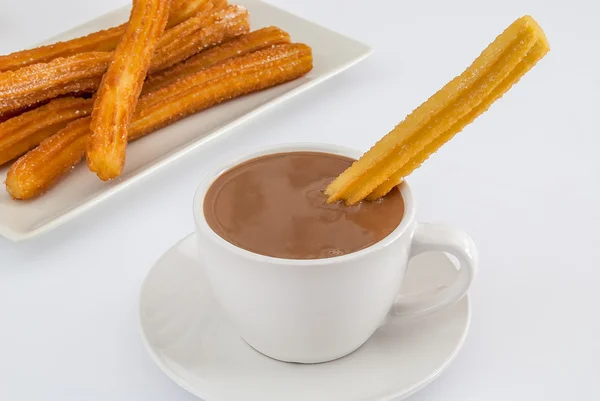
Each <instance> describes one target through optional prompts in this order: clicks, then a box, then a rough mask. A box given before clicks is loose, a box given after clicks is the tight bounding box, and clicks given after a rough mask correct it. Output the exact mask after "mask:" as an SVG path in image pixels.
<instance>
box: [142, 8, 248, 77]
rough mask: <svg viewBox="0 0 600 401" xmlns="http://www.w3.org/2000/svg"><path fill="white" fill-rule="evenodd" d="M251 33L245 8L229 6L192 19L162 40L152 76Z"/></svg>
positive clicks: (153, 63) (151, 70)
mask: <svg viewBox="0 0 600 401" xmlns="http://www.w3.org/2000/svg"><path fill="white" fill-rule="evenodd" d="M249 31H250V23H249V16H248V10H246V9H245V8H244V7H241V6H227V7H225V8H222V9H218V10H212V11H211V12H209V13H207V14H202V15H199V16H197V17H194V18H190V19H188V20H187V21H185V22H183V23H181V24H179V25H177V26H176V27H175V28H173V29H170V30H169V31H167V32H165V34H164V35H163V37H162V38H160V40H159V42H158V45H157V50H156V52H155V54H154V56H153V57H152V65H151V66H150V69H149V72H150V73H154V72H157V71H160V70H163V69H165V68H168V67H171V66H172V65H175V64H176V63H178V62H180V61H182V60H185V59H187V58H188V57H190V56H193V55H194V54H196V53H198V52H200V51H202V50H204V49H206V48H208V47H211V46H215V45H218V44H219V43H222V42H224V41H227V40H230V39H233V38H235V37H237V36H239V35H243V34H245V33H248V32H249ZM199 33H200V34H199Z"/></svg>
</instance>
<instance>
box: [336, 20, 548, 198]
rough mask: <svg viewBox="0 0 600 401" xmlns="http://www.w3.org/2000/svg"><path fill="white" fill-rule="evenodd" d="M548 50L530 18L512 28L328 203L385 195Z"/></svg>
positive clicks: (377, 149)
mask: <svg viewBox="0 0 600 401" xmlns="http://www.w3.org/2000/svg"><path fill="white" fill-rule="evenodd" d="M548 50H549V46H548V41H547V40H546V36H545V34H544V32H543V30H542V29H541V28H540V26H539V25H538V24H537V22H535V20H534V19H533V18H531V17H529V16H525V17H522V18H520V19H518V20H517V21H515V22H514V23H513V24H512V25H510V26H509V27H508V28H507V29H506V30H505V31H504V32H503V33H502V34H501V35H500V36H498V37H497V38H496V40H495V41H494V42H492V43H491V44H490V45H489V46H488V47H487V48H486V49H485V50H484V51H483V53H482V54H481V55H480V56H479V57H478V58H477V59H476V60H475V61H474V62H473V64H472V65H471V66H470V67H469V68H467V70H466V71H465V72H464V73H463V74H462V75H460V76H458V77H456V78H455V79H453V80H452V81H450V82H449V83H448V84H447V85H446V86H444V87H443V88H442V89H441V90H440V91H438V92H437V93H436V94H434V95H433V96H432V97H431V98H429V99H428V100H427V101H426V102H425V103H423V104H422V105H421V106H419V107H418V108H417V109H415V111H413V112H412V113H411V114H410V115H409V116H408V117H406V119H405V120H404V121H402V122H401V123H400V124H398V125H397V126H396V127H395V128H394V129H393V130H392V131H391V132H390V133H389V134H387V135H386V136H385V137H383V138H382V139H381V140H380V141H378V142H377V143H376V144H375V145H374V146H373V147H372V148H371V149H370V150H369V151H368V152H366V153H365V154H364V155H363V156H362V157H361V158H360V159H359V160H358V161H356V162H355V163H354V164H353V165H352V166H351V167H350V168H348V169H347V170H346V171H344V172H343V173H342V174H341V175H340V176H339V177H338V178H337V179H336V180H334V181H333V182H332V183H331V184H330V185H329V186H328V187H327V189H326V194H327V195H328V196H329V198H328V202H335V201H338V200H340V199H343V200H345V201H346V203H347V204H350V205H351V204H354V203H357V202H359V201H361V200H362V199H364V198H365V197H367V196H369V195H370V194H371V196H370V199H376V198H378V197H380V196H382V195H385V194H386V193H387V192H388V191H389V190H390V189H392V188H393V187H394V185H395V184H397V183H398V182H399V181H400V180H401V179H402V178H403V177H405V176H406V175H408V174H410V173H411V172H412V171H413V170H414V169H415V168H417V167H418V166H419V165H420V164H421V163H422V162H423V161H424V160H426V159H427V157H429V155H431V154H432V153H433V152H435V151H437V149H439V148H440V147H441V146H442V145H443V144H444V143H446V142H447V141H448V140H450V139H451V138H452V137H453V136H454V135H455V134H456V133H457V132H459V131H461V130H462V129H463V128H464V127H465V126H466V125H467V124H469V123H470V122H472V121H473V120H474V119H475V118H477V117H478V116H479V115H480V114H481V113H483V112H484V111H486V110H487V109H488V108H489V107H490V106H491V104H492V103H493V102H494V101H495V100H497V99H498V98H500V97H501V96H502V95H503V94H504V93H505V92H506V91H507V90H508V89H510V87H511V86H512V85H513V84H514V83H516V82H517V81H518V80H519V79H520V78H521V77H522V76H523V75H524V74H525V73H526V72H527V71H528V70H529V69H531V68H532V67H533V66H534V65H535V64H536V63H537V62H538V61H539V60H540V59H541V58H542V57H543V56H544V55H545V54H546V53H547V52H548Z"/></svg>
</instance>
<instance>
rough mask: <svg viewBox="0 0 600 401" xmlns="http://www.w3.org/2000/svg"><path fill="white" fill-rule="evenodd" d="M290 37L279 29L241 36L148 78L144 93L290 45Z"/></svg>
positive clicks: (257, 31)
mask: <svg viewBox="0 0 600 401" xmlns="http://www.w3.org/2000/svg"><path fill="white" fill-rule="evenodd" d="M289 41H290V35H289V34H288V33H287V32H285V31H282V30H281V29H279V28H277V27H267V28H262V29H259V30H256V31H254V32H250V33H247V34H245V35H241V36H239V37H237V38H236V39H232V40H230V41H228V42H225V43H223V44H221V45H219V46H215V47H213V48H211V49H208V50H205V51H203V52H200V53H198V54H196V55H195V56H193V57H190V58H189V59H187V60H186V61H185V62H183V63H181V64H177V65H174V66H173V67H171V68H168V69H166V70H163V71H161V72H159V73H156V74H153V75H152V76H150V77H148V79H147V80H146V83H145V84H144V88H143V89H142V93H148V92H152V91H154V90H156V89H157V88H160V87H164V86H167V85H169V84H171V83H173V82H176V81H178V80H179V79H181V77H184V76H186V75H190V74H192V73H194V72H198V71H200V70H202V69H204V68H206V67H209V66H211V65H214V64H216V63H218V62H221V61H223V60H227V59H229V58H231V57H235V56H242V55H244V54H248V53H252V52H254V51H257V50H260V49H264V48H266V47H269V46H272V45H276V44H280V43H289Z"/></svg>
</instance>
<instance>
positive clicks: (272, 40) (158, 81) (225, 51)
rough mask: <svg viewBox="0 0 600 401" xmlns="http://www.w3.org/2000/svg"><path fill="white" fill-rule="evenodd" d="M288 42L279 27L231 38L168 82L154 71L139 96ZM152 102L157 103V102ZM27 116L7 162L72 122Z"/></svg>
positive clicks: (67, 117) (8, 147) (60, 102)
mask: <svg viewBox="0 0 600 401" xmlns="http://www.w3.org/2000/svg"><path fill="white" fill-rule="evenodd" d="M288 41H289V35H288V34H287V33H286V32H284V31H282V30H280V29H279V28H273V27H271V28H264V29H260V30H258V31H255V32H252V33H250V34H247V35H245V36H242V37H240V40H239V41H238V40H237V39H233V40H231V41H229V42H226V43H223V44H221V45H218V46H215V47H213V48H211V49H208V50H205V51H204V52H202V53H200V54H199V55H198V56H200V57H198V56H194V57H193V58H191V59H189V61H193V62H192V63H190V64H189V65H187V63H186V67H185V68H183V69H177V70H176V71H174V73H171V74H168V79H165V78H166V77H163V75H162V74H163V72H158V73H156V74H153V75H150V76H149V77H148V79H147V80H146V82H145V83H144V86H143V88H142V94H147V93H150V92H154V91H156V90H158V89H160V88H163V87H166V86H168V85H169V84H171V83H173V82H175V81H176V80H179V79H181V78H183V77H185V76H187V75H191V74H192V73H195V72H198V71H201V70H202V69H204V68H208V67H210V66H212V65H215V64H217V63H219V62H222V61H224V60H226V59H228V58H232V57H236V56H239V55H243V54H247V53H249V52H251V51H254V50H259V49H261V48H264V47H268V46H271V45H273V44H278V43H286V42H288ZM166 71H171V69H168V70H166ZM166 71H165V72H166ZM156 100H157V101H160V99H156ZM54 102H58V104H56V105H54V104H53V103H54ZM85 103H86V104H92V100H91V99H87V100H86V101H85ZM64 106H65V103H64V101H63V100H62V99H61V98H59V99H53V100H51V101H50V102H49V103H48V104H47V105H46V106H44V107H43V108H40V110H48V111H50V110H53V109H59V110H63V107H64ZM80 112H81V113H82V114H81V115H80V117H83V116H86V115H88V114H89V113H88V112H91V107H90V110H87V108H86V109H85V110H80ZM47 115H48V114H37V118H39V119H43V120H46V118H48V117H46V116H47ZM28 116H31V119H30V120H29V121H31V126H28V125H27V124H17V125H16V126H13V125H11V126H13V127H20V128H14V129H12V131H10V135H18V136H19V137H20V138H21V139H20V141H22V142H27V143H28V144H29V147H27V148H25V147H23V146H21V142H15V141H13V142H10V143H8V142H7V143H6V146H5V147H0V149H2V152H4V153H10V154H11V155H12V157H11V159H12V158H15V157H19V156H21V155H22V154H23V153H25V152H26V151H27V150H29V149H32V148H33V147H35V146H37V145H39V143H40V142H41V141H42V140H44V139H46V138H47V137H49V136H50V135H53V134H55V133H57V132H58V131H59V130H60V129H62V128H64V126H65V125H66V124H67V123H68V122H70V121H72V120H73V118H71V116H70V114H69V113H67V112H65V111H64V110H63V111H61V112H58V113H56V114H55V115H53V116H52V119H51V121H52V124H47V123H45V122H44V121H36V120H35V118H36V117H34V116H36V113H30V114H29V115H28ZM61 118H64V122H63V123H62V124H61V123H60V119H61ZM1 127H2V125H1V124H0V137H2V133H1V132H2V128H1ZM0 154H1V153H0ZM0 159H1V158H0ZM7 160H8V159H7ZM0 164H1V163H0Z"/></svg>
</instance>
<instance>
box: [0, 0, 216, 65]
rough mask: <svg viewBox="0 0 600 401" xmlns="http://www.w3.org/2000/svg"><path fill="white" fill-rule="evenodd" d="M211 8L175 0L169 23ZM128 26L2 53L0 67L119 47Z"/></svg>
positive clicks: (198, 1) (198, 0)
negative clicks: (3, 54)
mask: <svg viewBox="0 0 600 401" xmlns="http://www.w3.org/2000/svg"><path fill="white" fill-rule="evenodd" d="M210 8H212V4H211V2H210V1H208V0H173V4H172V6H171V11H170V13H169V23H168V27H173V26H175V25H177V24H179V23H181V22H183V21H185V20H186V19H188V18H190V17H192V16H194V15H196V14H198V13H200V12H205V11H208V10H209V9H210ZM126 29H127V24H122V25H119V26H117V27H114V28H109V29H105V30H102V31H99V32H94V33H91V34H89V35H87V36H83V37H79V38H75V39H71V40H68V41H65V42H57V43H54V44H51V45H46V46H40V47H36V48H34V49H28V50H22V51H18V52H15V53H11V54H7V55H5V56H0V71H10V70H16V69H18V68H21V67H25V66H28V65H31V64H37V63H47V62H49V61H51V60H53V59H55V58H58V57H68V56H73V55H76V54H79V53H84V52H94V51H98V52H109V51H112V50H114V49H115V48H116V47H117V45H118V44H119V42H120V40H121V37H122V36H123V34H124V33H125V30H126Z"/></svg>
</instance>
